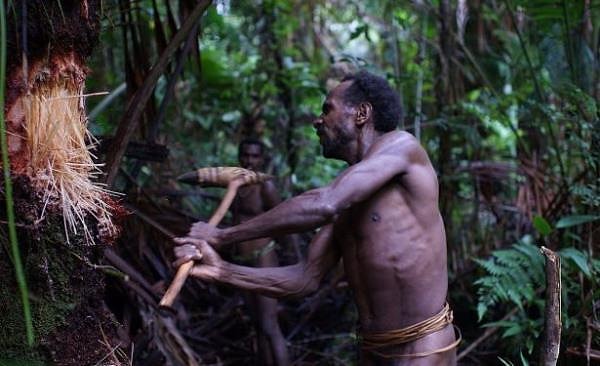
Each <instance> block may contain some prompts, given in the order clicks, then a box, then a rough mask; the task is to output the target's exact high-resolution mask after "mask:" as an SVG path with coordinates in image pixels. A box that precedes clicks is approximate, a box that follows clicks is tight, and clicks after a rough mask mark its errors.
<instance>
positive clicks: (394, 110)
mask: <svg viewBox="0 0 600 366" xmlns="http://www.w3.org/2000/svg"><path fill="white" fill-rule="evenodd" d="M343 81H352V84H351V85H350V86H349V87H348V89H346V91H345V93H344V102H345V103H348V104H351V105H357V104H358V103H361V102H369V103H370V104H371V106H373V123H374V126H375V130H377V131H381V132H388V131H392V130H394V129H395V128H396V127H398V123H399V122H400V121H402V117H403V115H402V105H401V103H400V97H399V96H398V93H396V91H395V90H394V89H392V87H391V86H390V84H389V83H388V82H387V80H385V79H384V78H382V77H379V76H377V75H374V74H371V73H370V72H368V71H365V70H361V71H359V72H357V73H355V74H352V75H348V76H346V77H345V78H344V79H343V80H342V82H343Z"/></svg>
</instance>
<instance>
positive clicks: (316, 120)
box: [313, 116, 323, 128]
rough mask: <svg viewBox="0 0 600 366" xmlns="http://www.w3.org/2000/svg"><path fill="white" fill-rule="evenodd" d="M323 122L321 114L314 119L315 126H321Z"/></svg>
mask: <svg viewBox="0 0 600 366" xmlns="http://www.w3.org/2000/svg"><path fill="white" fill-rule="evenodd" d="M322 124H323V117H321V116H319V117H317V118H315V119H314V120H313V127H314V128H319V126H320V125H322Z"/></svg>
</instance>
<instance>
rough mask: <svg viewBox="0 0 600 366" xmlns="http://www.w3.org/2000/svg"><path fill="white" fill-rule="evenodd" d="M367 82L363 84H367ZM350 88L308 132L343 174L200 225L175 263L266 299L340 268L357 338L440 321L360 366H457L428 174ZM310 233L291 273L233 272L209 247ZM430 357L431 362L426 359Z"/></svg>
mask: <svg viewBox="0 0 600 366" xmlns="http://www.w3.org/2000/svg"><path fill="white" fill-rule="evenodd" d="M372 79H373V78H372V77H371V76H369V75H367V81H366V83H369V82H373V80H372ZM357 80H358V78H357V79H353V80H350V81H346V82H344V83H342V84H340V86H338V87H337V88H336V89H335V90H334V91H332V92H331V93H330V94H329V96H328V97H327V100H326V101H325V103H324V105H323V114H322V115H321V116H320V117H319V119H317V120H316V121H315V123H314V124H315V128H316V129H317V132H318V135H319V137H320V140H321V144H322V145H323V151H324V155H325V156H326V157H333V158H337V159H341V160H344V161H346V162H348V163H349V164H350V167H349V168H347V169H346V170H344V171H343V172H342V173H341V174H340V175H339V176H338V177H337V178H336V179H335V180H334V181H333V182H332V183H331V184H330V185H328V186H325V187H322V188H318V189H315V190H312V191H308V192H305V193H304V194H302V195H299V196H296V197H294V198H292V199H290V200H287V201H285V202H283V203H282V204H280V205H278V206H276V207H275V208H273V209H272V210H269V211H268V212H266V213H264V214H262V215H259V216H258V217H256V218H254V219H252V220H250V221H248V222H246V223H244V224H241V225H238V226H236V227H233V228H230V229H226V230H219V229H214V228H211V227H209V226H207V225H204V224H198V226H195V228H196V230H192V232H191V233H190V235H191V237H188V238H184V239H181V240H179V243H181V244H185V243H193V244H195V245H196V247H198V248H199V250H198V249H195V248H194V249H192V248H189V247H188V248H187V249H184V248H183V247H182V248H181V249H179V253H178V256H179V257H180V258H182V259H181V260H182V261H184V260H189V259H190V258H199V257H200V251H201V252H202V255H203V259H202V261H203V262H202V263H203V265H200V266H198V267H195V268H194V270H193V271H192V274H193V275H195V276H198V277H200V278H203V279H206V280H217V281H220V282H224V283H229V284H231V285H234V286H238V287H242V288H246V289H250V290H252V291H256V292H260V293H264V294H267V295H270V296H291V295H296V296H297V295H303V294H306V293H309V292H311V291H314V290H315V289H316V288H317V286H318V283H319V281H320V280H321V279H322V278H323V276H324V275H325V274H326V273H327V271H329V270H330V269H331V268H333V267H334V266H335V264H336V263H337V262H338V261H339V259H343V261H344V266H345V271H346V275H347V276H348V279H349V283H350V285H351V287H352V289H353V291H354V298H355V301H356V304H357V307H358V311H359V320H360V332H359V333H360V334H361V335H365V336H367V335H369V334H372V333H376V334H384V335H386V334H387V333H386V332H391V333H393V332H395V331H396V330H403V329H404V328H406V327H407V326H411V325H415V324H417V323H420V322H422V321H424V320H427V319H431V318H432V317H433V316H434V315H436V314H442V318H443V319H445V320H446V321H445V322H441V323H440V322H438V323H437V325H438V327H437V328H431V329H432V330H431V331H429V332H425V333H424V334H422V335H419V336H418V337H417V338H416V339H413V340H410V341H405V342H396V341H397V339H391V340H390V342H389V343H385V344H383V345H377V346H376V348H375V349H372V348H371V349H366V348H365V347H363V352H362V354H361V362H362V363H363V364H393V365H411V366H414V365H454V364H455V363H456V361H455V350H454V346H453V342H454V339H455V336H454V332H453V329H452V326H451V325H450V324H449V323H450V322H451V316H449V315H448V314H449V313H448V312H447V311H446V313H444V312H442V309H444V304H445V300H446V296H447V283H448V280H447V268H446V242H445V233H444V226H443V221H442V218H441V216H440V213H439V209H438V203H437V201H438V184H437V178H436V174H435V171H434V169H433V167H432V165H431V162H430V161H429V158H428V157H427V154H426V153H425V151H424V150H423V148H422V147H421V146H420V145H419V143H418V141H416V140H415V139H414V137H413V136H412V135H410V134H408V133H405V132H398V131H391V132H387V133H382V132H381V131H380V130H378V129H377V126H375V122H374V118H375V116H376V113H375V107H377V106H379V105H380V103H379V102H378V101H377V100H376V98H375V99H371V100H369V102H360V100H361V99H360V98H359V99H357V100H358V102H357V101H355V100H354V99H356V98H355V95H354V94H353V93H355V91H353V90H352V88H354V89H356V88H355V86H356V85H354V84H353V83H357V82H358V81H357ZM375 82H378V81H377V80H375ZM379 84H380V85H379V86H378V87H379V88H381V87H382V85H381V83H379ZM367 86H368V85H367ZM360 87H363V86H360ZM375 89H377V88H375ZM375 93H377V90H375ZM359 97H360V92H359ZM383 107H385V106H383ZM379 118H382V117H381V116H380V117H379ZM382 119H383V118H382ZM380 126H381V123H380ZM387 128H388V131H389V127H387ZM315 227H322V228H321V230H320V231H319V232H318V233H317V235H316V236H315V238H314V239H313V241H312V242H311V245H310V248H309V253H308V258H307V261H306V262H305V263H299V264H297V265H294V266H287V267H278V268H263V269H261V270H260V271H257V270H256V269H254V270H253V269H248V268H245V267H240V266H235V265H230V264H227V263H225V262H223V261H222V260H220V258H218V256H216V255H215V253H214V252H213V251H211V249H210V246H209V245H207V242H208V243H210V244H212V245H215V246H218V245H221V244H222V243H227V242H230V241H232V240H240V239H243V240H245V239H250V238H258V237H263V236H265V235H273V234H281V233H288V232H297V231H302V230H307V229H311V228H315ZM194 237H196V238H198V239H204V240H206V242H205V241H204V240H198V239H195V238H194ZM391 333H390V334H391ZM365 339H366V338H365ZM364 343H366V342H364ZM448 347H449V348H448ZM444 349H447V350H445V351H443V350H444ZM440 350H442V351H440ZM435 351H438V352H437V353H435ZM430 352H434V353H433V354H431V355H427V354H428V353H430ZM419 353H422V354H420V355H414V354H419ZM411 354H412V356H411Z"/></svg>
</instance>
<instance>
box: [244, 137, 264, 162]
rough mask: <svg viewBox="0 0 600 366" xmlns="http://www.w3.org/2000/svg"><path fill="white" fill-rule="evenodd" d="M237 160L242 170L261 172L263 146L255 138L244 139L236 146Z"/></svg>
mask: <svg viewBox="0 0 600 366" xmlns="http://www.w3.org/2000/svg"><path fill="white" fill-rule="evenodd" d="M238 160H239V162H240V165H241V166H242V168H245V169H250V170H261V169H263V167H264V164H265V144H263V143H262V141H260V140H258V139H255V138H246V139H244V140H242V141H241V142H240V144H239V145H238Z"/></svg>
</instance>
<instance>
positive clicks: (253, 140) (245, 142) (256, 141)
mask: <svg viewBox="0 0 600 366" xmlns="http://www.w3.org/2000/svg"><path fill="white" fill-rule="evenodd" d="M246 145H257V146H260V153H261V155H264V153H265V144H264V142H262V141H261V140H259V139H257V138H254V137H246V138H244V139H243V140H242V141H240V144H239V145H238V154H241V153H242V148H243V147H244V146H246Z"/></svg>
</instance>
